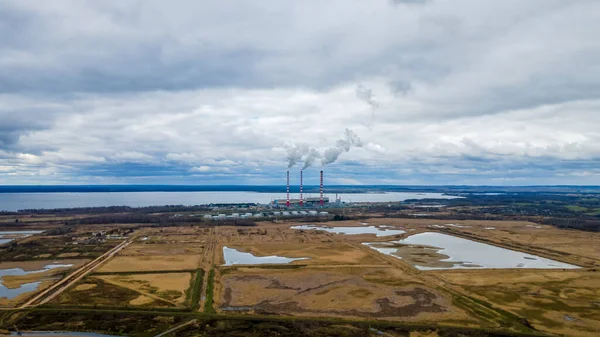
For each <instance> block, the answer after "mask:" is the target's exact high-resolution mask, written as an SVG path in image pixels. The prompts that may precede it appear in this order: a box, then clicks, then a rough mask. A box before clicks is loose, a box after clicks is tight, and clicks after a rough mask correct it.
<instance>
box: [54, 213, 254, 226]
mask: <svg viewBox="0 0 600 337" xmlns="http://www.w3.org/2000/svg"><path fill="white" fill-rule="evenodd" d="M117 223H118V224H156V225H162V226H168V225H182V224H190V223H192V224H200V223H201V224H215V223H217V224H223V225H225V224H227V225H234V226H255V225H256V223H255V222H254V221H252V220H250V219H223V220H218V221H212V220H209V221H204V220H203V219H201V218H198V217H193V216H173V215H170V214H144V213H125V214H106V215H98V216H91V217H86V218H80V219H72V220H67V221H65V225H67V226H75V225H100V224H117Z"/></svg>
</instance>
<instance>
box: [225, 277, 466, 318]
mask: <svg viewBox="0 0 600 337" xmlns="http://www.w3.org/2000/svg"><path fill="white" fill-rule="evenodd" d="M216 291H217V293H218V294H219V296H216V298H217V302H216V303H215V307H216V308H217V309H218V310H219V311H220V312H247V313H259V314H278V315H294V316H313V317H314V316H328V317H353V318H368V319H384V320H393V321H421V322H423V321H429V322H433V321H454V322H457V321H460V322H462V324H476V323H477V321H476V320H475V319H472V317H470V316H469V315H468V314H467V313H466V312H464V311H463V310H462V309H459V308H458V307H456V306H454V305H453V304H452V301H451V300H450V299H449V298H448V297H446V296H444V295H442V294H441V293H440V292H439V291H437V290H434V289H432V288H430V287H428V286H427V285H425V284H423V283H422V282H421V281H419V280H418V279H417V278H415V277H414V276H412V275H410V274H407V273H405V272H403V271H401V270H398V269H395V268H391V267H387V266H386V267H375V268H370V267H339V268H328V267H324V268H319V267H306V268H296V269H275V268H243V267H240V268H228V269H223V270H222V274H221V276H220V278H219V284H218V287H217V289H216Z"/></svg>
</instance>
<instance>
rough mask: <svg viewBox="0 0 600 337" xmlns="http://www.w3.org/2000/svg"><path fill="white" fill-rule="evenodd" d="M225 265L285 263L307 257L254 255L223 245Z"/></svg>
mask: <svg viewBox="0 0 600 337" xmlns="http://www.w3.org/2000/svg"><path fill="white" fill-rule="evenodd" d="M223 258H224V259H225V264H224V265H225V266H232V265H236V264H287V263H291V262H294V261H300V260H307V259H309V258H308V257H299V258H289V257H283V256H276V255H273V256H255V255H253V254H252V253H244V252H240V251H238V250H237V249H234V248H229V247H223Z"/></svg>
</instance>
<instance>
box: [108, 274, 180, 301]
mask: <svg viewBox="0 0 600 337" xmlns="http://www.w3.org/2000/svg"><path fill="white" fill-rule="evenodd" d="M98 278H99V279H101V280H103V281H105V282H107V283H111V284H114V285H118V286H120V287H124V288H128V289H132V290H135V291H137V292H139V293H140V294H143V295H144V296H145V297H146V298H149V299H152V298H154V297H159V298H161V299H164V300H167V301H169V302H171V303H173V304H174V305H177V306H181V305H183V304H184V302H185V299H186V296H185V292H186V290H188V288H189V287H190V280H191V279H192V274H191V273H164V274H135V275H106V276H98ZM134 301H135V300H134ZM130 304H135V303H132V302H130Z"/></svg>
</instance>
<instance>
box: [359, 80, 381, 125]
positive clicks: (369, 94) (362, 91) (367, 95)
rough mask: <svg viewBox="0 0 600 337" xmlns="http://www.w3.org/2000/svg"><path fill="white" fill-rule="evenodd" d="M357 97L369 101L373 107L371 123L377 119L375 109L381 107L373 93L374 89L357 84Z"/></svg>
mask: <svg viewBox="0 0 600 337" xmlns="http://www.w3.org/2000/svg"><path fill="white" fill-rule="evenodd" d="M355 91H356V98H358V99H359V100H361V101H363V102H365V103H367V104H368V105H369V106H370V107H371V124H372V123H373V120H374V119H375V109H377V108H379V102H378V101H377V99H375V95H373V90H371V89H368V88H366V87H365V86H363V85H362V84H359V85H357V86H356V90H355Z"/></svg>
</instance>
